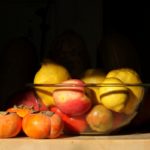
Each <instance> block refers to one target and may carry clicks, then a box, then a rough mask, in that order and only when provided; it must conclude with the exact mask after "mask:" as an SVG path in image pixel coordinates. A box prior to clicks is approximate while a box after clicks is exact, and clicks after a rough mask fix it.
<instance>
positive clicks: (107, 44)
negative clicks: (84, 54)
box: [97, 32, 141, 74]
mask: <svg viewBox="0 0 150 150" xmlns="http://www.w3.org/2000/svg"><path fill="white" fill-rule="evenodd" d="M97 67H102V68H103V69H104V70H105V71H106V72H108V71H110V70H111V69H115V68H120V67H131V68H133V69H135V70H136V71H137V72H138V73H139V74H141V64H140V58H139V54H138V52H137V50H136V48H135V47H134V45H133V44H132V42H131V41H130V40H129V39H128V38H127V37H125V36H123V35H122V34H119V33H116V32H112V33H109V34H106V35H105V36H103V38H102V40H101V41H100V44H99V47H98V50H97Z"/></svg>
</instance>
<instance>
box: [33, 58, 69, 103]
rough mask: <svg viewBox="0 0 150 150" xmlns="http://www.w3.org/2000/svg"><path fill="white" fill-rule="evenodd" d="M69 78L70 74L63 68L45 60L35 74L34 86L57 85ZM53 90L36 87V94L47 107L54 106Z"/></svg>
mask: <svg viewBox="0 0 150 150" xmlns="http://www.w3.org/2000/svg"><path fill="white" fill-rule="evenodd" d="M70 78H71V77H70V74H69V72H68V70H67V69H66V68H65V67H64V66H62V65H60V64H57V63H55V62H53V61H50V60H46V61H43V63H42V65H41V67H40V68H39V70H38V71H37V73H36V74H35V77H34V84H58V83H61V82H63V81H65V80H67V79H70ZM53 90H54V87H46V86H40V87H36V93H37V94H38V96H39V97H40V98H41V100H42V101H43V103H44V104H45V105H47V106H50V105H54V100H53V97H52V92H53Z"/></svg>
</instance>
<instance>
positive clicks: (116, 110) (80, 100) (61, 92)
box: [32, 83, 150, 135]
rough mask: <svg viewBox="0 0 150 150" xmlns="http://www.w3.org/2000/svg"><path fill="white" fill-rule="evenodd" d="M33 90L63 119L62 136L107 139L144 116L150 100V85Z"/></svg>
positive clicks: (49, 86)
mask: <svg viewBox="0 0 150 150" xmlns="http://www.w3.org/2000/svg"><path fill="white" fill-rule="evenodd" d="M32 87H34V89H35V93H36V94H37V96H38V99H39V100H41V101H43V103H44V104H45V105H47V106H48V107H49V110H50V111H53V112H55V113H57V114H59V115H60V116H61V118H62V119H63V121H64V130H63V133H64V134H67V135H68V134H69V135H70V134H71V135H72V134H73V135H78V134H79V135H108V134H112V133H114V132H116V131H119V130H120V129H122V128H123V127H125V126H127V125H129V124H130V123H132V122H133V121H134V120H135V118H136V117H137V116H139V115H140V113H142V115H143V116H144V113H143V111H147V108H148V103H149V98H150V84H143V83H140V84H117V83H112V84H111V83H108V84H76V83H75V84H72V83H71V84H69V83H68V84H67V83H66V84H34V85H32ZM47 101H50V102H47ZM145 103H146V105H145ZM143 104H144V105H143ZM149 104H150V103H149ZM145 107H147V108H145ZM141 110H142V112H141ZM145 116H146V115H145ZM140 117H141V118H142V116H140ZM146 119H149V118H146ZM140 121H141V120H139V122H140ZM144 121H145V120H144ZM136 123H137V122H136ZM140 123H141V122H140ZM142 123H143V122H142ZM137 124H138V123H137ZM137 124H136V125H137Z"/></svg>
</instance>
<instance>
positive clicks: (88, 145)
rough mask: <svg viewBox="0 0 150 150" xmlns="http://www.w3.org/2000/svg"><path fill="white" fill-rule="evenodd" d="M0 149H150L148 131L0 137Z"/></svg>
mask: <svg viewBox="0 0 150 150" xmlns="http://www.w3.org/2000/svg"><path fill="white" fill-rule="evenodd" d="M0 150H150V133H144V134H130V135H112V136H74V137H61V138H57V139H31V138H28V137H18V138H10V139H0Z"/></svg>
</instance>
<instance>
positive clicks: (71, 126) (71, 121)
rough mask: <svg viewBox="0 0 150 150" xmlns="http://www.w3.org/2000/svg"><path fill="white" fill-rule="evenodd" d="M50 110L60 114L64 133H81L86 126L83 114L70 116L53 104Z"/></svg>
mask: <svg viewBox="0 0 150 150" xmlns="http://www.w3.org/2000/svg"><path fill="white" fill-rule="evenodd" d="M50 110H51V111H52V112H55V113H57V114H58V115H60V116H61V118H62V120H63V121H64V132H66V133H70V134H79V133H83V132H84V131H86V129H87V128H88V124H87V122H86V119H85V116H76V117H70V116H68V115H66V114H64V113H63V112H62V111H61V110H60V109H59V108H58V107H55V106H54V107H51V108H50Z"/></svg>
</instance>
